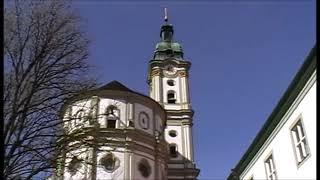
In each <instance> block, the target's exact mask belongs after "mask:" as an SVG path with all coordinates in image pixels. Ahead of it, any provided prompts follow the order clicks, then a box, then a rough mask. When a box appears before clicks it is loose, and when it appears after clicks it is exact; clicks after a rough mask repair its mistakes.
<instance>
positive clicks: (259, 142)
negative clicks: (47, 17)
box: [227, 46, 316, 180]
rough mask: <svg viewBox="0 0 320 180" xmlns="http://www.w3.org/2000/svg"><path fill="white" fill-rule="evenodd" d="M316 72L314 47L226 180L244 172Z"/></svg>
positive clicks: (235, 177) (237, 176) (232, 179)
mask: <svg viewBox="0 0 320 180" xmlns="http://www.w3.org/2000/svg"><path fill="white" fill-rule="evenodd" d="M315 70H316V46H315V47H313V48H312V50H311V51H310V53H309V55H308V56H307V58H306V60H305V62H304V63H303V65H302V66H301V68H300V70H299V71H298V73H297V74H296V76H295V77H294V79H293V81H292V82H291V84H290V85H289V87H288V89H287V90H286V91H285V93H284V95H283V96H282V98H281V99H280V101H279V102H278V104H277V106H276V107H275V108H274V110H273V111H272V113H271V115H270V116H269V118H268V119H267V121H266V123H265V124H264V125H263V126H262V128H261V129H260V131H259V133H258V135H257V136H256V137H255V139H254V140H253V142H252V143H251V145H250V146H249V148H248V150H247V151H246V152H245V153H244V155H243V156H242V158H241V160H240V161H239V162H238V164H237V165H236V167H235V168H234V169H232V172H231V173H230V175H229V176H228V178H227V179H228V180H234V179H236V180H238V179H239V178H240V177H239V176H240V174H241V173H242V172H243V171H244V169H245V168H246V167H247V165H248V164H249V163H250V162H251V160H252V159H253V158H254V156H255V155H256V154H257V152H258V151H259V149H260V148H261V147H262V146H263V144H264V142H265V141H266V140H267V139H268V137H269V136H270V134H271V133H272V132H273V130H274V129H275V128H276V126H277V125H278V124H279V122H280V120H281V119H282V117H283V115H284V114H285V113H286V112H287V110H288V109H289V108H290V106H291V105H292V103H293V102H294V100H295V99H296V98H297V96H298V95H299V93H300V92H301V90H302V89H303V87H304V86H305V84H306V83H307V81H308V80H309V78H310V76H311V75H312V74H313V72H314V71H315Z"/></svg>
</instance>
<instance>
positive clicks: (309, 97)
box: [240, 72, 316, 179]
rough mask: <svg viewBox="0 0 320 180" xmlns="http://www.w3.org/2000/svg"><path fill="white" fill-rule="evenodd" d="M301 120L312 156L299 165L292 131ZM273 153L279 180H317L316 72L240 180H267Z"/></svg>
mask: <svg viewBox="0 0 320 180" xmlns="http://www.w3.org/2000/svg"><path fill="white" fill-rule="evenodd" d="M299 118H302V123H303V126H304V130H305V133H306V137H307V142H308V146H309V150H310V155H309V157H307V159H305V160H304V161H303V162H302V163H301V164H300V165H298V163H297V161H296V154H295V149H294V145H293V141H292V137H291V128H292V125H294V124H295V123H296V122H297V120H298V119H299ZM270 153H272V155H273V159H274V164H275V168H276V172H277V178H278V179H316V72H314V74H313V75H312V76H311V78H310V79H309V81H308V83H307V84H306V85H305V87H304V88H303V90H302V91H301V92H300V94H299V96H298V97H297V98H296V100H295V101H294V103H293V104H292V105H291V107H290V108H289V109H288V111H287V113H286V114H285V115H284V117H282V119H281V122H280V123H279V124H278V126H277V127H276V128H275V130H274V132H272V134H271V135H270V137H269V138H268V140H267V141H266V142H265V144H264V145H263V146H262V148H261V149H260V150H259V152H258V153H257V154H256V156H255V157H254V158H253V160H252V161H251V162H250V163H249V165H248V166H247V168H246V169H245V170H244V171H243V173H242V174H241V175H240V179H250V178H251V177H253V179H266V177H267V175H266V169H265V164H264V161H265V159H266V158H267V157H268V156H269V154H270Z"/></svg>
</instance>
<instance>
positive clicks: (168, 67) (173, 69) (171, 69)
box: [164, 65, 177, 75]
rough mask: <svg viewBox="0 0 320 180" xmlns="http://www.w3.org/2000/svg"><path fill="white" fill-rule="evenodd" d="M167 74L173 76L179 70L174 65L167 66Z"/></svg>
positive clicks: (165, 68)
mask: <svg viewBox="0 0 320 180" xmlns="http://www.w3.org/2000/svg"><path fill="white" fill-rule="evenodd" d="M164 70H165V73H167V74H170V75H173V74H175V73H176V72H177V70H176V69H175V68H174V66H172V65H167V66H165V67H164Z"/></svg>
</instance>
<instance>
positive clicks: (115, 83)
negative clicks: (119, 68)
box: [97, 81, 133, 92]
mask: <svg viewBox="0 0 320 180" xmlns="http://www.w3.org/2000/svg"><path fill="white" fill-rule="evenodd" d="M97 90H116V91H128V92H133V91H132V90H131V89H129V88H127V87H126V86H125V85H123V84H121V83H120V82H118V81H111V82H110V83H108V84H106V85H104V86H101V87H100V88H98V89H97Z"/></svg>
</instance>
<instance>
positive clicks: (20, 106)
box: [3, 0, 95, 179]
mask: <svg viewBox="0 0 320 180" xmlns="http://www.w3.org/2000/svg"><path fill="white" fill-rule="evenodd" d="M6 3H7V4H6V5H5V11H4V59H5V61H4V67H5V71H4V74H5V77H4V95H3V100H4V142H5V159H4V177H5V179H37V178H39V177H40V179H44V178H45V177H46V176H47V175H48V173H50V172H52V168H54V166H55V165H56V163H55V161H54V160H55V158H56V155H57V154H58V153H59V147H58V146H57V143H56V142H57V139H58V138H59V135H62V134H63V132H62V131H61V129H62V128H61V118H60V117H59V111H60V109H61V107H62V104H64V103H65V102H66V100H67V99H68V98H70V97H72V96H74V95H75V94H78V93H79V92H82V91H85V90H88V89H91V88H93V87H94V86H95V83H94V82H95V81H91V80H90V79H89V78H88V77H87V75H86V74H87V72H88V64H87V62H86V61H87V58H88V40H87V38H86V34H85V33H84V32H82V31H81V27H80V22H81V21H80V20H81V19H80V18H79V17H78V16H76V14H75V13H74V12H73V11H72V8H71V5H70V2H65V1H63V0H50V1H46V0H36V1H25V0H16V1H14V2H11V1H7V2H6Z"/></svg>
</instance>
